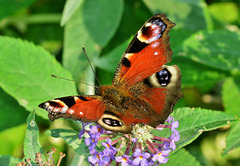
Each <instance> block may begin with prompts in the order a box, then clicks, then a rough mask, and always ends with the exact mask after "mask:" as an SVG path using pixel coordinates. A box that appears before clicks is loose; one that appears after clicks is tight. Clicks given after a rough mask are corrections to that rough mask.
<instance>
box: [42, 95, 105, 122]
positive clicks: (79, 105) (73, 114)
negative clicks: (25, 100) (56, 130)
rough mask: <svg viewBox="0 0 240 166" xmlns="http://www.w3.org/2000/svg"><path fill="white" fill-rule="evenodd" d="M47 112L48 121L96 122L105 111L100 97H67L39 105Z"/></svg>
mask: <svg viewBox="0 0 240 166" xmlns="http://www.w3.org/2000/svg"><path fill="white" fill-rule="evenodd" d="M39 107H40V108H43V109H45V110H47V111H48V112H49V114H48V116H49V119H50V120H55V119H58V118H61V117H63V118H65V119H67V118H71V119H74V120H82V121H95V122H96V121H97V120H98V119H100V117H101V116H102V114H103V112H104V111H105V105H104V104H103V102H102V98H101V97H100V96H68V97H62V98H57V99H53V100H49V101H46V102H44V103H41V104H40V105H39Z"/></svg>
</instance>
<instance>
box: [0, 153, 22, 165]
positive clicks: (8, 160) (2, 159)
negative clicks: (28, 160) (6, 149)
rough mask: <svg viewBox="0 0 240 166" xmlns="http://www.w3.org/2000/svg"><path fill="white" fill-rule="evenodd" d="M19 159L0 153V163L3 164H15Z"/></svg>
mask: <svg viewBox="0 0 240 166" xmlns="http://www.w3.org/2000/svg"><path fill="white" fill-rule="evenodd" d="M20 162H21V159H19V158H16V157H13V156H10V155H0V165H2V166H4V165H6V166H16V164H17V163H20Z"/></svg>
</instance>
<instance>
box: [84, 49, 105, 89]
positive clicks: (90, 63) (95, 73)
mask: <svg viewBox="0 0 240 166" xmlns="http://www.w3.org/2000/svg"><path fill="white" fill-rule="evenodd" d="M82 50H83V52H84V54H85V56H86V58H87V60H88V63H89V65H90V67H91V69H92V72H93V74H94V76H95V78H96V80H97V82H98V83H99V85H100V86H101V83H100V81H99V79H98V78H97V75H96V73H95V71H94V69H93V67H92V64H91V62H90V60H89V58H88V56H87V53H86V50H85V47H84V46H83V47H82Z"/></svg>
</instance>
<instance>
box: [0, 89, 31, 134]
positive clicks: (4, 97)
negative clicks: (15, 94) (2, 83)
mask: <svg viewBox="0 0 240 166" xmlns="http://www.w3.org/2000/svg"><path fill="white" fill-rule="evenodd" d="M0 107H1V110H3V111H4V113H3V114H1V116H0V122H1V123H0V131H2V130H6V129H8V128H11V127H14V126H17V125H19V124H22V123H25V122H26V120H25V119H26V118H27V116H28V114H29V113H28V112H27V111H25V109H24V108H23V107H21V106H20V105H19V104H18V103H17V101H16V100H14V98H12V97H11V96H9V95H8V94H6V93H5V92H4V91H3V90H2V89H1V88H0ZM10 118H11V123H9V121H7V120H6V119H10Z"/></svg>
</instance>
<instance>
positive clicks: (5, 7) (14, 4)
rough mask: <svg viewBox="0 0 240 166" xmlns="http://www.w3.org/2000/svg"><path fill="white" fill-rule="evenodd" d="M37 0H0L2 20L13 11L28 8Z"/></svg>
mask: <svg viewBox="0 0 240 166" xmlns="http://www.w3.org/2000/svg"><path fill="white" fill-rule="evenodd" d="M34 1H35V0H21V1H3V0H2V1H0V20H1V19H2V18H4V17H6V16H8V15H10V14H12V13H16V12H17V11H18V10H20V9H21V8H26V7H28V6H29V5H31V4H32V3H33V2H34Z"/></svg>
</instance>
